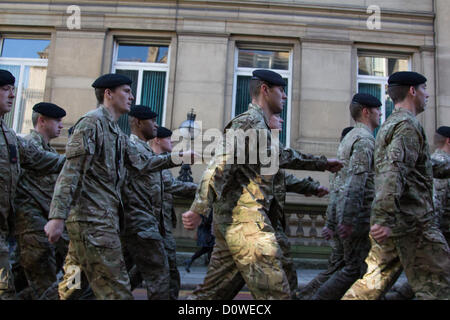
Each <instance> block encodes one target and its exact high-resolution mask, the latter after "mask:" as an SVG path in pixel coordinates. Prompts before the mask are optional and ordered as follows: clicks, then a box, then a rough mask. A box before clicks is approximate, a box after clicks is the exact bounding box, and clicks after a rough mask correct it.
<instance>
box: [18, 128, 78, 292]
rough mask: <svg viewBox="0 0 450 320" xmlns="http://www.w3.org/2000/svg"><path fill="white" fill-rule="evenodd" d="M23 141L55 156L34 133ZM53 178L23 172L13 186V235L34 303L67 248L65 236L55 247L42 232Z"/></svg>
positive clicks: (51, 280) (46, 286)
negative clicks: (15, 187)
mask: <svg viewBox="0 0 450 320" xmlns="http://www.w3.org/2000/svg"><path fill="white" fill-rule="evenodd" d="M24 139H25V140H27V141H28V142H29V143H30V144H33V145H34V146H35V147H36V148H38V149H39V150H42V151H48V152H52V153H54V154H58V153H57V152H56V150H55V149H53V148H52V147H51V146H50V144H49V143H45V141H44V139H43V137H42V135H41V134H40V133H39V132H37V131H35V130H32V131H31V133H30V134H29V135H27V136H25V137H24ZM57 178H58V173H54V174H48V175H45V174H43V173H42V172H36V171H32V170H23V172H22V175H21V176H20V179H19V183H18V186H17V193H16V199H15V207H16V208H17V209H16V221H15V231H16V236H17V240H18V243H19V248H20V263H21V265H22V266H23V268H24V270H25V274H26V277H27V279H28V283H29V285H30V287H31V288H32V290H33V298H34V299H38V298H39V297H40V296H41V295H42V294H43V293H44V291H45V290H46V289H47V288H49V287H50V286H51V285H52V284H53V282H55V281H56V274H57V273H58V271H59V270H60V268H61V267H62V264H63V261H64V258H65V256H66V253H67V246H68V244H69V239H68V236H67V234H66V233H64V234H63V237H61V239H60V240H59V241H58V242H57V243H56V244H55V245H51V244H50V243H49V242H48V238H47V236H46V234H45V232H44V226H45V224H46V223H47V217H48V212H49V209H50V202H51V200H52V195H53V189H54V187H55V183H56V179H57ZM55 251H56V252H55ZM57 259H58V260H57Z"/></svg>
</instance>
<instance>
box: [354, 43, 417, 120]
mask: <svg viewBox="0 0 450 320" xmlns="http://www.w3.org/2000/svg"><path fill="white" fill-rule="evenodd" d="M359 57H380V58H385V59H388V58H396V59H404V60H408V71H411V66H412V57H413V53H412V52H411V53H409V54H408V53H393V52H391V53H390V52H372V51H366V50H357V52H356V92H359V84H360V83H367V84H379V85H380V86H381V99H380V100H381V113H382V116H381V122H380V125H381V124H382V123H383V122H384V121H386V97H387V96H388V94H387V93H386V89H387V84H388V79H389V76H387V77H384V76H370V75H360V74H359Z"/></svg>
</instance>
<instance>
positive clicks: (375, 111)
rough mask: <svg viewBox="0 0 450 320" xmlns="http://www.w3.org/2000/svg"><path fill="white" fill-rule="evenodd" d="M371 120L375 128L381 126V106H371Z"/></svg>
mask: <svg viewBox="0 0 450 320" xmlns="http://www.w3.org/2000/svg"><path fill="white" fill-rule="evenodd" d="M369 110H370V111H369V112H370V113H369V121H370V123H371V125H372V127H373V128H377V127H379V126H380V121H381V107H379V108H370V109H369Z"/></svg>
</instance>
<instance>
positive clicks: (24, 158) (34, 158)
mask: <svg viewBox="0 0 450 320" xmlns="http://www.w3.org/2000/svg"><path fill="white" fill-rule="evenodd" d="M17 146H18V149H19V154H20V166H21V167H23V168H25V169H28V170H36V171H40V172H41V173H46V174H51V173H58V172H60V171H61V169H62V167H63V165H64V161H65V160H66V157H65V156H63V155H59V154H55V153H53V152H48V151H45V150H43V149H40V148H38V147H36V146H35V145H34V144H33V143H32V142H31V141H28V140H25V139H23V138H22V137H19V136H17Z"/></svg>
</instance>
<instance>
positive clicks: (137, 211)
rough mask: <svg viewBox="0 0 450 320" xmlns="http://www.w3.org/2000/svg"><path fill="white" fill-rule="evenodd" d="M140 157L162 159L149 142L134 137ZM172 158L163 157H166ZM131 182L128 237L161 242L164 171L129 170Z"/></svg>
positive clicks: (126, 205)
mask: <svg viewBox="0 0 450 320" xmlns="http://www.w3.org/2000/svg"><path fill="white" fill-rule="evenodd" d="M130 141H132V142H133V143H134V144H135V145H136V147H137V152H138V153H139V154H143V155H147V156H148V157H154V158H157V157H161V156H159V155H157V154H156V153H154V152H153V150H152V148H150V146H149V145H148V143H147V142H146V141H143V140H141V139H140V138H139V137H137V136H136V135H134V134H132V135H131V136H130ZM165 156H168V155H163V157H165ZM127 169H128V170H127V171H128V172H127V179H126V184H125V187H124V192H123V194H124V208H125V216H126V223H125V225H126V228H125V229H126V231H125V233H126V234H127V235H131V234H138V233H140V234H141V235H142V236H143V237H144V238H151V239H155V240H161V239H162V237H161V236H164V235H165V233H166V231H165V228H164V213H163V210H162V208H163V195H164V184H163V176H162V171H147V172H142V171H141V170H139V169H137V168H134V167H133V166H131V165H130V166H127Z"/></svg>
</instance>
